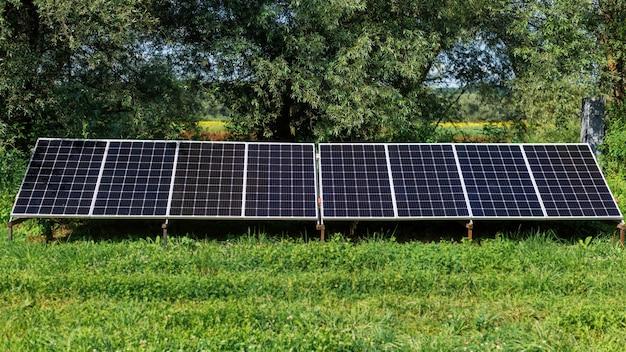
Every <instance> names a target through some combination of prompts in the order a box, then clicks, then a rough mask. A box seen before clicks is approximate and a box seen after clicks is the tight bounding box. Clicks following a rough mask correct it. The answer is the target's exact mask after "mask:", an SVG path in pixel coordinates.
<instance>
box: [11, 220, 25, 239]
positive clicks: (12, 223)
mask: <svg viewBox="0 0 626 352" xmlns="http://www.w3.org/2000/svg"><path fill="white" fill-rule="evenodd" d="M25 220H26V219H13V218H11V219H9V222H8V223H7V230H8V233H7V239H8V240H9V241H13V227H14V226H15V225H17V224H19V223H20V222H22V221H25Z"/></svg>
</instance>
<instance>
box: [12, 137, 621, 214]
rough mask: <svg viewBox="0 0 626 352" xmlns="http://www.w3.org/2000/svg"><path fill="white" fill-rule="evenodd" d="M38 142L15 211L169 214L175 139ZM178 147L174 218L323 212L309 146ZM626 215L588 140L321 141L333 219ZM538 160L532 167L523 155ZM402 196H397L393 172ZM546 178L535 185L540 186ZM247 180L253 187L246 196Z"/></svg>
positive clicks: (189, 144) (326, 210) (531, 161)
mask: <svg viewBox="0 0 626 352" xmlns="http://www.w3.org/2000/svg"><path fill="white" fill-rule="evenodd" d="M106 146H107V142H106V141H90V140H59V139H40V140H39V141H38V143H37V145H36V148H35V151H34V153H33V157H32V159H31V163H30V167H29V169H28V170H27V173H26V176H25V178H24V181H23V185H22V187H21V188H20V192H19V194H18V197H17V199H16V203H15V207H14V209H13V212H12V215H15V216H42V215H43V216H54V215H59V216H67V215H77V216H89V215H91V214H90V208H91V206H92V200H93V199H94V197H93V195H94V191H95V189H96V187H98V181H97V180H98V175H99V172H100V170H101V166H102V164H103V160H102V159H103V157H104V155H105V154H106V155H107V158H106V160H105V161H104V167H103V168H102V177H101V182H100V184H99V188H98V194H97V196H96V197H95V202H94V204H93V205H94V208H93V215H97V216H98V215H99V216H119V215H125V216H164V217H165V216H167V202H168V197H169V193H170V184H171V182H172V171H173V166H174V162H175V160H174V159H175V153H176V142H157V141H153V142H150V141H147V142H143V141H110V142H109V150H108V152H105V149H106ZM248 147H249V154H248V158H249V160H248V166H247V168H248V170H247V173H246V175H247V177H245V175H244V173H245V169H246V166H244V164H245V163H244V160H245V158H246V156H245V155H244V154H245V144H243V143H227V142H224V143H195V142H180V148H179V149H180V150H179V159H178V162H177V170H178V171H177V175H176V177H175V179H174V188H173V189H172V194H173V195H172V206H171V210H170V212H171V213H170V215H171V216H190V217H193V216H208V217H211V216H242V213H241V206H242V201H243V197H244V194H246V193H247V197H246V202H245V203H246V204H245V205H246V207H245V213H244V214H243V216H245V217H292V218H311V217H315V216H316V203H315V202H316V199H315V198H316V197H315V196H316V183H315V166H314V164H315V162H314V161H315V155H314V146H313V145H311V144H267V143H250V144H248ZM453 148H456V151H457V154H458V159H459V163H460V167H461V172H462V174H463V179H464V182H465V186H466V189H467V194H468V197H469V203H470V206H471V207H472V212H473V217H478V218H480V217H543V212H542V210H541V204H540V202H539V200H538V198H537V192H539V194H540V195H541V198H542V200H543V203H544V205H545V209H546V212H547V215H548V216H549V217H557V218H558V217H574V218H585V217H592V218H597V217H600V218H615V219H618V218H621V214H620V212H619V209H618V208H617V206H616V204H615V202H614V200H613V198H612V195H611V193H610V190H609V188H608V186H607V185H606V181H605V180H604V178H603V176H602V174H601V172H600V170H599V168H598V166H597V163H596V161H595V159H594V158H593V155H592V154H591V151H590V149H589V148H588V146H586V145H571V144H570V145H525V146H523V147H520V146H519V145H493V144H492V145H489V144H483V145H455V146H452V145H442V144H398V145H396V144H389V145H388V146H387V149H388V155H389V165H390V169H389V170H388V169H387V164H386V163H387V159H386V155H385V145H384V144H321V145H320V152H321V161H320V166H321V170H320V173H321V176H322V182H323V185H322V186H323V193H324V197H323V198H324V216H325V217H327V218H377V217H393V216H394V204H393V200H394V197H393V196H394V195H395V200H396V205H397V211H398V216H400V217H408V218H410V217H454V216H459V217H468V216H469V215H468V211H467V207H466V206H465V205H466V203H465V197H464V194H463V189H462V188H463V187H462V185H461V183H462V179H461V178H460V177H459V175H458V170H457V167H456V160H455V159H454V152H453ZM524 156H526V159H527V160H528V164H529V167H530V169H531V171H532V177H531V173H529V172H528V167H527V166H526V162H525V159H524ZM390 173H391V175H392V181H393V186H394V190H395V192H393V193H392V190H391V184H390V180H389V174H390ZM533 179H534V181H535V182H536V184H537V190H535V187H534V185H533ZM244 184H247V186H246V187H245V188H246V190H245V192H244V189H243V188H244Z"/></svg>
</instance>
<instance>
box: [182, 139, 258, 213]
mask: <svg viewBox="0 0 626 352" xmlns="http://www.w3.org/2000/svg"><path fill="white" fill-rule="evenodd" d="M245 151H246V145H245V144H244V143H221V142H211V143H206V142H180V145H179V149H178V161H177V163H176V175H175V177H174V190H173V191H172V202H171V208H170V215H171V216H194V217H230V216H241V209H242V199H243V183H244V182H243V179H244V159H245Z"/></svg>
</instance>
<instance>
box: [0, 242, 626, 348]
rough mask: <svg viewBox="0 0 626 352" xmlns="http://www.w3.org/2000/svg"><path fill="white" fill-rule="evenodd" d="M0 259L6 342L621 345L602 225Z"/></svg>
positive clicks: (12, 246)
mask: <svg viewBox="0 0 626 352" xmlns="http://www.w3.org/2000/svg"><path fill="white" fill-rule="evenodd" d="M0 235H1V236H4V235H5V233H3V232H2V231H1V230H0ZM0 267H1V268H2V270H1V271H0V278H1V279H0V300H1V301H2V305H1V306H0V336H1V338H0V350H3V351H50V350H63V351H105V350H106V351H110V350H142V351H160V350H246V351H257V350H264V351H278V350H289V349H292V350H302V351H313V350H327V351H359V350H433V351H435V350H436V351H450V350H469V351H477V350H481V351H483V350H484V351H495V350H515V351H541V350H546V351H552V350H569V351H590V350H604V351H623V348H624V346H626V334H624V331H626V301H625V300H624V292H626V271H624V268H625V267H626V252H625V251H624V250H623V249H622V248H619V247H617V246H616V245H614V244H612V243H611V242H610V241H609V239H598V240H594V241H591V242H583V243H571V244H563V243H558V242H556V241H554V240H551V239H546V238H544V237H541V236H539V237H531V238H529V239H526V240H521V241H514V240H507V239H496V240H485V241H483V242H482V243H481V244H480V245H477V244H472V243H456V244H452V243H439V244H434V243H433V244H424V243H404V244H398V243H395V242H391V241H370V242H367V241H366V242H361V243H359V244H353V243H350V242H345V241H341V240H339V241H330V242H327V243H322V244H321V243H318V242H310V243H304V242H293V241H268V240H258V239H249V238H244V239H241V240H238V241H235V242H197V241H193V240H189V239H182V240H181V239H179V240H173V241H172V243H171V244H170V247H169V248H167V249H163V248H162V247H161V246H160V245H159V244H158V243H154V242H152V241H150V240H147V241H146V240H136V241H124V242H101V243H93V242H87V241H85V242H83V241H79V242H74V243H63V244H56V245H43V244H29V243H25V242H20V241H19V240H18V241H17V242H14V243H7V242H6V241H4V240H2V241H0Z"/></svg>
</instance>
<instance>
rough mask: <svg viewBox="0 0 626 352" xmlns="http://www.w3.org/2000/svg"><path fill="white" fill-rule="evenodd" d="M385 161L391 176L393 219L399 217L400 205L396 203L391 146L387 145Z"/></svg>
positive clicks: (388, 173)
mask: <svg viewBox="0 0 626 352" xmlns="http://www.w3.org/2000/svg"><path fill="white" fill-rule="evenodd" d="M385 161H386V162H387V175H389V187H391V203H392V205H393V217H394V218H397V217H398V203H397V202H396V187H395V186H394V185H393V175H392V174H391V161H389V145H387V144H385Z"/></svg>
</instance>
